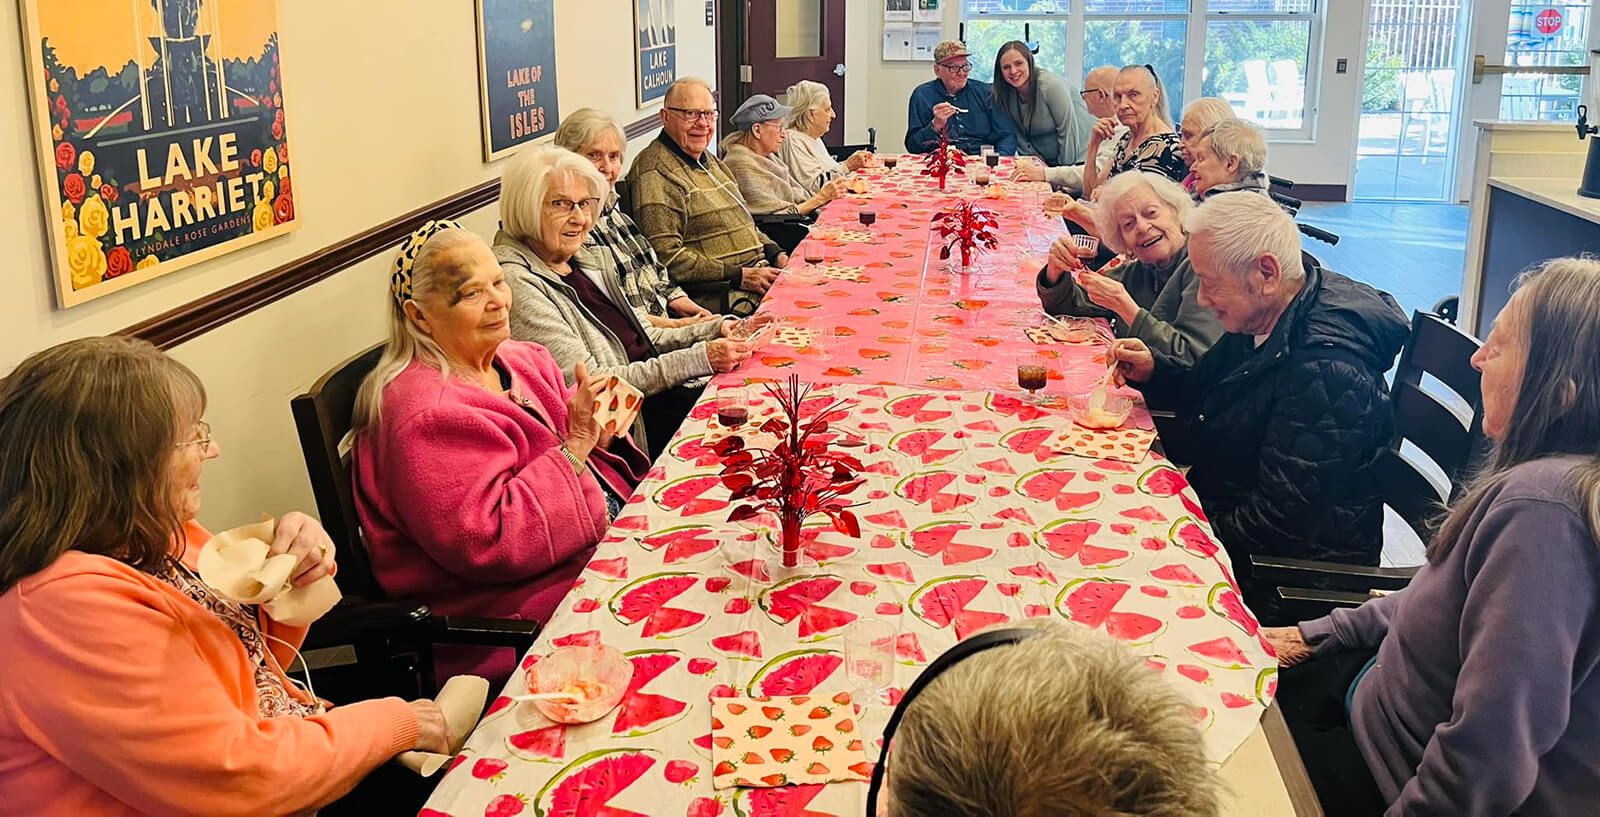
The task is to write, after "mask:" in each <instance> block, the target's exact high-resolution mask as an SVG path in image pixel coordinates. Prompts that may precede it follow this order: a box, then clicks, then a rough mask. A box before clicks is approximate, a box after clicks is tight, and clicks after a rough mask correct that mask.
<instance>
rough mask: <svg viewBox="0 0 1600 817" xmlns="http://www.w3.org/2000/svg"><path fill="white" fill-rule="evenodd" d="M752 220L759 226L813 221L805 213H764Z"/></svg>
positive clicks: (753, 217)
mask: <svg viewBox="0 0 1600 817" xmlns="http://www.w3.org/2000/svg"><path fill="white" fill-rule="evenodd" d="M751 218H752V219H754V220H755V223H757V224H805V223H806V222H808V221H810V220H811V216H808V215H806V214H804V213H764V214H762V215H759V216H751Z"/></svg>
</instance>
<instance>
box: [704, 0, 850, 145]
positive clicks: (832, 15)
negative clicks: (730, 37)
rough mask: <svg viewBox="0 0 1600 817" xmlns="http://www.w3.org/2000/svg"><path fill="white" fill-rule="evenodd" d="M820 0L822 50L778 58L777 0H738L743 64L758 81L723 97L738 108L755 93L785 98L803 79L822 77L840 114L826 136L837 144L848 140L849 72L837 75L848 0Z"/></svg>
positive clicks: (817, 79) (843, 38)
mask: <svg viewBox="0 0 1600 817" xmlns="http://www.w3.org/2000/svg"><path fill="white" fill-rule="evenodd" d="M818 1H819V3H820V4H821V9H822V21H821V25H822V54H820V55H818V56H817V57H789V58H783V59H779V58H777V56H776V51H777V44H776V40H777V5H778V4H777V0H739V2H738V3H737V5H739V6H740V7H741V9H742V11H743V13H744V15H745V19H744V20H743V21H741V22H742V25H741V26H740V29H741V32H742V33H743V34H744V38H743V43H742V45H743V50H742V51H741V57H742V59H741V61H740V64H743V65H749V66H751V71H752V78H753V80H754V82H747V83H740V84H739V93H738V94H737V95H735V96H732V97H724V98H725V99H727V103H728V107H729V108H736V107H738V105H739V103H741V102H743V101H744V100H745V99H746V98H748V97H749V96H750V95H751V94H770V95H771V96H774V97H780V98H781V97H782V95H783V92H784V90H786V89H787V88H788V87H789V86H790V85H793V84H794V83H796V82H798V81H800V80H802V79H809V80H812V81H814V82H820V83H822V84H824V85H826V86H828V90H829V93H830V95H831V96H832V98H833V109H834V112H835V113H836V114H837V118H835V119H834V120H833V127H832V128H830V129H829V130H828V132H827V133H826V134H824V135H823V137H822V140H823V142H825V143H827V144H830V145H837V144H842V143H843V142H844V91H845V84H844V77H842V76H839V75H837V74H835V73H834V68H835V66H838V65H844V64H845V30H846V26H847V22H846V20H847V18H846V14H845V0H818ZM767 55H771V56H767ZM734 70H735V71H737V70H738V68H737V67H735V68H734ZM730 112H731V111H730Z"/></svg>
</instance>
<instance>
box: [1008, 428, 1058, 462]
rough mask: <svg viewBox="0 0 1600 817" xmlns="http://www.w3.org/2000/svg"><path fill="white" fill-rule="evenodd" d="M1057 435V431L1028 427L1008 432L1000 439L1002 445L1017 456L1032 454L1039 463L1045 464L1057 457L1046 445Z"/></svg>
mask: <svg viewBox="0 0 1600 817" xmlns="http://www.w3.org/2000/svg"><path fill="white" fill-rule="evenodd" d="M1055 435H1056V429H1053V428H1039V427H1028V428H1019V429H1017V430H1016V431H1012V432H1008V433H1007V434H1006V435H1005V436H1003V437H1001V438H1000V444H1001V445H1002V446H1005V447H1006V448H1007V449H1009V450H1010V451H1011V452H1012V453H1016V454H1032V455H1033V458H1034V459H1036V460H1038V461H1039V462H1044V461H1045V460H1047V459H1050V458H1051V457H1054V456H1055V455H1056V452H1055V451H1054V450H1052V449H1049V448H1045V447H1044V443H1045V441H1046V440H1049V439H1050V438H1051V437H1054V436H1055Z"/></svg>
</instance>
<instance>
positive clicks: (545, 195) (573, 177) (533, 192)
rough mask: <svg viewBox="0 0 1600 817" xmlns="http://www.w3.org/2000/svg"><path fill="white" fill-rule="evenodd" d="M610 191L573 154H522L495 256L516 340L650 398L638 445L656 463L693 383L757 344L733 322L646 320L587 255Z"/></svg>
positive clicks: (553, 150) (513, 166)
mask: <svg viewBox="0 0 1600 817" xmlns="http://www.w3.org/2000/svg"><path fill="white" fill-rule="evenodd" d="M609 192H610V188H609V186H608V185H607V184H606V180H605V178H604V177H602V176H601V175H600V173H599V172H598V171H596V170H595V169H594V166H593V165H591V164H589V162H588V161H586V160H584V158H583V157H582V156H579V155H578V154H576V153H573V152H572V151H570V150H567V149H565V148H559V147H554V146H541V147H535V148H531V149H529V150H525V151H522V152H521V153H519V154H517V156H516V157H515V158H513V159H512V160H511V163H510V164H509V165H507V166H506V170H505V173H504V174H503V175H502V176H501V181H500V225H501V227H500V232H499V233H498V234H496V235H495V238H494V255H495V258H497V259H498V260H499V261H500V264H501V266H502V267H503V268H504V269H505V274H506V281H507V283H508V285H509V286H510V288H511V292H512V293H513V295H514V296H515V297H514V298H513V299H512V305H511V336H512V337H514V338H516V339H518V340H529V341H534V342H536V343H539V344H541V345H543V346H544V347H545V348H546V349H548V350H549V351H550V354H551V355H552V356H553V357H555V359H556V361H557V362H558V363H560V364H561V365H562V367H564V368H565V367H570V366H572V365H574V364H576V363H583V364H584V365H586V366H587V367H589V369H590V370H591V371H593V372H598V373H602V374H614V375H617V376H618V377H620V378H622V379H623V380H625V381H627V382H628V383H630V384H632V385H633V386H634V387H635V388H637V389H639V390H640V391H641V392H643V393H644V395H645V400H644V408H643V410H642V411H641V412H640V414H639V420H638V421H637V422H636V423H635V425H634V429H633V433H634V439H635V440H643V441H644V443H646V444H648V446H649V450H650V452H651V455H652V456H659V454H660V452H661V450H662V449H664V448H665V447H666V444H667V440H669V439H670V438H671V437H672V434H673V432H674V431H676V430H677V428H678V426H679V425H681V424H682V423H683V419H684V418H685V417H687V416H688V414H689V410H690V409H692V408H694V404H695V402H696V401H697V400H698V399H699V396H700V387H698V386H690V385H687V384H689V382H690V381H695V380H698V379H699V378H703V377H706V376H708V375H710V374H712V373H713V372H726V371H730V370H731V369H733V367H735V366H737V365H738V364H739V363H740V362H741V361H743V360H745V359H746V358H748V357H749V356H750V344H749V343H747V342H744V341H737V340H731V339H728V338H726V337H724V336H725V335H727V334H728V332H729V331H730V327H731V326H732V323H731V322H729V321H705V322H703V323H696V324H693V325H690V326H685V327H681V328H674V329H665V328H658V327H655V326H646V325H644V324H643V323H642V322H641V321H640V320H639V316H638V314H637V313H635V312H634V310H633V307H632V306H631V305H630V304H629V302H628V299H627V297H626V296H624V295H623V293H622V291H621V288H620V286H618V284H617V276H616V272H615V269H614V267H613V266H612V260H611V256H610V255H609V254H608V253H605V252H602V251H599V250H598V249H597V248H595V247H589V248H587V249H585V247H584V243H585V241H586V240H587V239H588V236H589V230H590V228H592V227H593V226H594V219H595V215H596V214H597V213H598V212H599V209H600V201H601V199H602V197H604V196H605V195H607V194H608V193H609Z"/></svg>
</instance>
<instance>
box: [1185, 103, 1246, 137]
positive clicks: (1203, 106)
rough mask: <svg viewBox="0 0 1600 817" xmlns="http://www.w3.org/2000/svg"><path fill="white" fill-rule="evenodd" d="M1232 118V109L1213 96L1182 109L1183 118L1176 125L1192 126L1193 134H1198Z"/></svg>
mask: <svg viewBox="0 0 1600 817" xmlns="http://www.w3.org/2000/svg"><path fill="white" fill-rule="evenodd" d="M1232 118H1234V114H1233V107H1232V106H1230V105H1229V104H1228V103H1227V102H1226V101H1225V100H1222V99H1218V98H1217V97H1214V96H1203V97H1200V98H1199V99H1197V100H1195V101H1193V102H1191V103H1189V107H1187V108H1184V109H1183V116H1182V117H1181V118H1180V119H1179V120H1178V124H1179V125H1180V126H1183V125H1189V126H1192V127H1193V129H1194V132H1195V133H1197V134H1199V133H1204V132H1205V131H1206V130H1207V129H1208V128H1211V127H1213V126H1215V125H1216V124H1217V123H1218V122H1221V121H1223V120H1225V119H1232Z"/></svg>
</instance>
